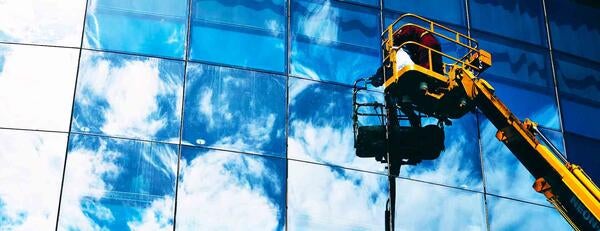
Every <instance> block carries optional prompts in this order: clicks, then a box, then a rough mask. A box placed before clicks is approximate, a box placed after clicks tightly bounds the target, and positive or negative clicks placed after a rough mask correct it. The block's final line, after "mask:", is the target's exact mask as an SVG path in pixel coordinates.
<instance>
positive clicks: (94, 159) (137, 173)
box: [58, 135, 177, 230]
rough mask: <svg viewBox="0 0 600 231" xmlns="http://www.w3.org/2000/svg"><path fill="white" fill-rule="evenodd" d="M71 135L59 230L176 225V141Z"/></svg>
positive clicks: (165, 228)
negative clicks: (154, 141) (165, 142)
mask: <svg viewBox="0 0 600 231" xmlns="http://www.w3.org/2000/svg"><path fill="white" fill-rule="evenodd" d="M69 139H70V142H69V152H68V155H67V165H66V170H65V176H64V186H63V193H62V198H61V207H60V215H59V216H60V217H59V224H58V227H59V229H61V230H125V229H131V230H172V229H173V215H174V201H175V178H176V169H177V146H176V145H171V144H162V143H151V142H141V141H131V140H121V139H114V138H101V137H95V136H87V135H71V136H70V137H69Z"/></svg>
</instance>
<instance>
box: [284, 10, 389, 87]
mask: <svg viewBox="0 0 600 231" xmlns="http://www.w3.org/2000/svg"><path fill="white" fill-rule="evenodd" d="M291 27H292V28H291V30H292V31H291V33H292V38H291V39H292V44H291V51H290V52H291V54H290V55H291V63H290V65H291V68H290V73H291V74H292V75H296V76H301V77H305V78H311V79H315V80H324V81H335V82H340V83H346V84H352V83H353V82H354V80H355V79H357V78H360V77H366V76H371V75H372V74H374V73H375V71H376V70H377V68H378V67H379V65H380V63H381V57H380V51H379V49H380V48H379V43H380V38H379V34H380V33H379V15H378V14H377V11H376V10H374V9H370V8H366V7H361V6H356V5H351V4H346V3H340V2H336V1H330V0H325V1H318V0H314V1H312V0H299V1H293V2H292V18H291Z"/></svg>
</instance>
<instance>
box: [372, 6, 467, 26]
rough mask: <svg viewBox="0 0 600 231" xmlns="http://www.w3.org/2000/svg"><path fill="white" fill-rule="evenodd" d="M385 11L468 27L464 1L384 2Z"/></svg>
mask: <svg viewBox="0 0 600 231" xmlns="http://www.w3.org/2000/svg"><path fill="white" fill-rule="evenodd" d="M383 5H384V7H385V9H390V10H394V11H398V12H401V13H412V14H417V15H419V16H423V17H425V18H429V19H432V20H435V21H443V22H446V23H451V24H454V25H459V26H463V27H466V26H467V23H466V22H467V17H466V16H465V15H466V11H465V2H464V0H450V1H437V0H403V1H398V0H384V1H383Z"/></svg>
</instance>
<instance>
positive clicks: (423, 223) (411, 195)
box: [395, 179, 485, 230]
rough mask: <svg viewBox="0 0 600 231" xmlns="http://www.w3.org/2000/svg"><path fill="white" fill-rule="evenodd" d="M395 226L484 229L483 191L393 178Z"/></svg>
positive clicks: (400, 228) (408, 227) (427, 228)
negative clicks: (394, 185) (394, 187)
mask: <svg viewBox="0 0 600 231" xmlns="http://www.w3.org/2000/svg"><path fill="white" fill-rule="evenodd" d="M396 183H397V185H396V193H397V194H396V216H395V217H396V228H397V230H484V229H485V218H484V209H483V206H484V204H483V194H481V193H474V192H469V191H463V190H460V189H453V188H447V187H442V186H438V185H430V184H426V183H421V182H414V181H410V180H404V179H397V180H396Z"/></svg>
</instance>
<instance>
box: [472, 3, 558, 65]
mask: <svg viewBox="0 0 600 231" xmlns="http://www.w3.org/2000/svg"><path fill="white" fill-rule="evenodd" d="M469 8H470V10H469V13H470V14H471V27H472V28H473V29H475V30H480V31H486V32H489V33H493V34H496V35H499V36H503V37H506V38H511V39H517V40H520V41H524V42H529V43H533V44H536V45H539V46H544V47H547V42H546V37H547V36H546V23H545V20H544V10H543V8H542V2H541V1H539V0H536V1H518V0H504V1H494V0H471V1H469ZM484 49H485V48H484ZM492 57H493V56H492Z"/></svg>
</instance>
